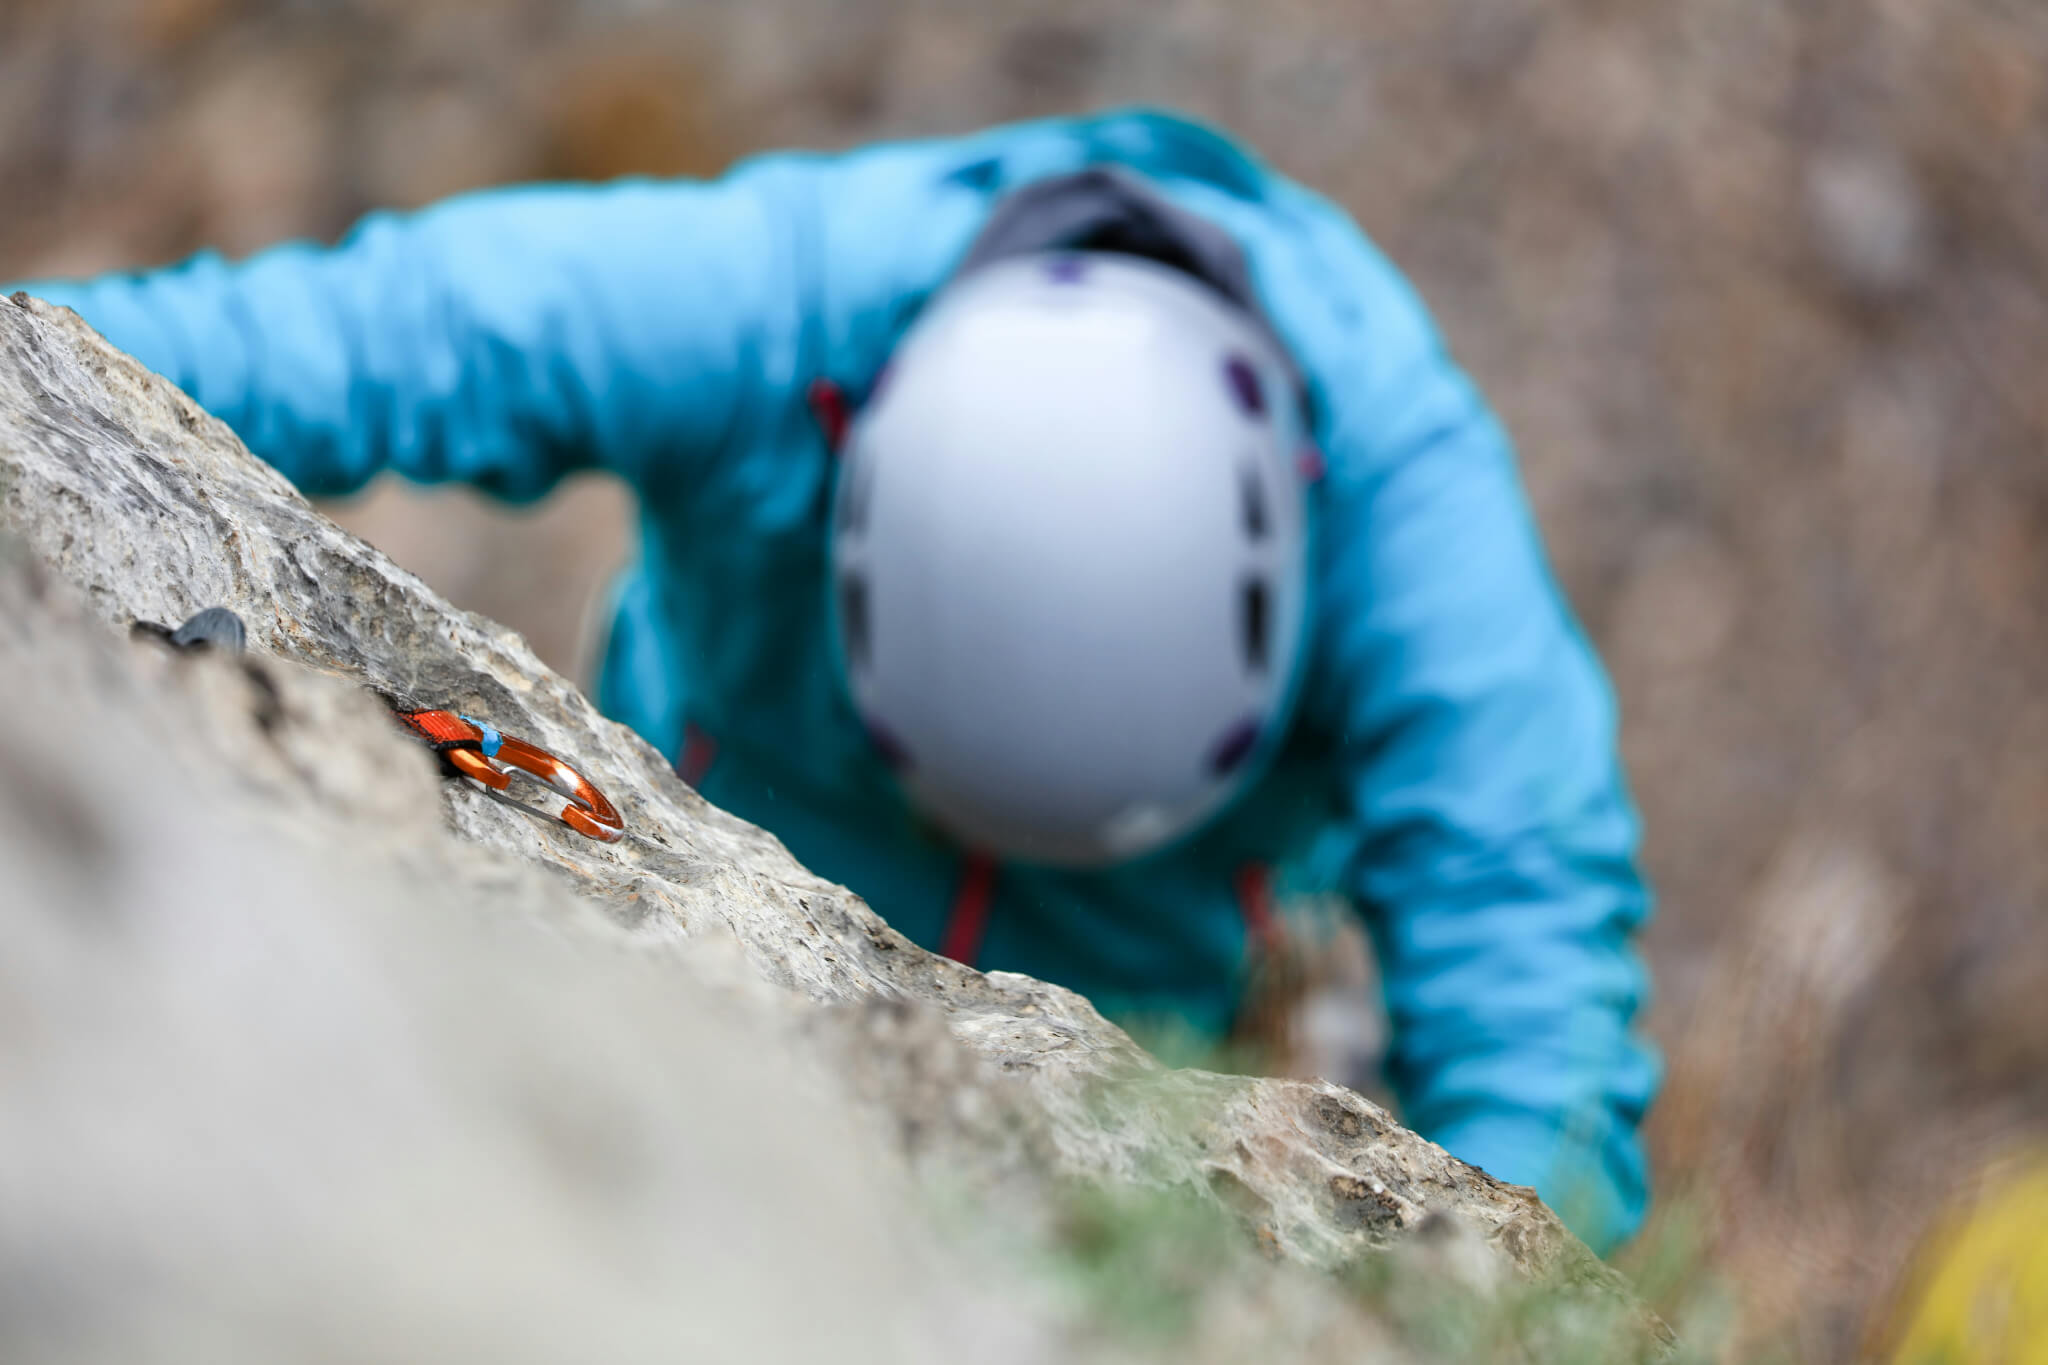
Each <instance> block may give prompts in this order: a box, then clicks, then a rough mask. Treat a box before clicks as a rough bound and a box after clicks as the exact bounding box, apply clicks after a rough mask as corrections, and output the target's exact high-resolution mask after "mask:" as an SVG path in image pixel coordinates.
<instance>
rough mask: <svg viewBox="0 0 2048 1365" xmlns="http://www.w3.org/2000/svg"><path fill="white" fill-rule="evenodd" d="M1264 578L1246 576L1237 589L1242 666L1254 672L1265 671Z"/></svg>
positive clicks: (1265, 613) (1265, 605) (1265, 609)
mask: <svg viewBox="0 0 2048 1365" xmlns="http://www.w3.org/2000/svg"><path fill="white" fill-rule="evenodd" d="M1266 596H1267V593H1266V580H1265V579H1263V578H1247V579H1245V580H1244V582H1243V584H1242V585H1241V586H1240V587H1239V589H1238V603H1237V624H1238V641H1239V644H1240V646H1241V647H1242V648H1243V650H1244V666H1245V667H1246V668H1248V669H1250V670H1251V671H1252V672H1254V673H1264V672H1265V671H1266V660H1267V639H1266V628H1267V618H1268V616H1269V615H1270V614H1271V613H1270V612H1269V611H1268V610H1267V601H1266Z"/></svg>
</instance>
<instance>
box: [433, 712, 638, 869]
mask: <svg viewBox="0 0 2048 1365" xmlns="http://www.w3.org/2000/svg"><path fill="white" fill-rule="evenodd" d="M392 709H393V711H394V712H395V713H396V714H397V716H398V719H399V720H400V721H402V722H404V724H405V725H406V726H407V728H409V729H410V730H412V732H413V733H414V734H416V735H418V736H419V737H420V738H421V739H423V740H425V741H427V743H429V744H431V745H432V746H433V747H434V751H435V752H436V753H438V754H440V755H441V757H442V758H444V759H446V760H447V761H448V763H449V765H450V766H451V767H453V768H454V769H455V770H456V771H457V772H459V773H461V774H462V775H463V776H464V777H467V778H470V779H472V780H474V781H477V782H480V783H482V784H483V785H484V786H486V787H489V788H491V789H492V790H493V791H504V790H505V789H507V788H508V787H510V786H511V785H512V774H511V773H510V772H508V771H507V769H517V770H519V771H520V772H523V773H527V774H529V775H531V776H533V777H536V778H539V779H540V780H541V781H542V782H545V783H546V784H547V785H548V786H550V787H553V788H554V789H555V790H556V791H557V792H559V793H560V794H561V795H562V798H563V800H564V801H566V802H567V804H566V805H564V806H563V807H562V809H561V811H560V812H559V818H560V820H561V821H562V823H563V824H565V825H567V826H568V827H569V828H571V829H573V830H575V831H576V832H577V833H578V834H582V835H585V836H587V837H589V838H592V839H596V840H599V841H600V842H603V843H607V844H609V843H613V842H616V841H617V840H618V839H620V838H622V837H623V836H624V835H625V833H626V822H625V821H623V820H621V819H620V818H619V812H618V809H617V808H616V807H614V806H613V805H612V803H611V802H610V801H608V800H606V799H605V795H604V793H603V792H601V791H599V790H598V789H597V788H596V787H595V786H594V785H592V783H591V781H590V779H589V778H587V777H585V776H584V775H583V774H582V773H579V772H577V771H576V770H575V769H574V768H572V767H570V766H569V765H568V764H566V763H564V762H563V761H562V760H561V759H559V758H556V757H555V756H554V755H553V754H551V753H549V752H548V751H547V750H545V749H543V748H541V747H540V746H539V745H537V744H529V743H527V742H526V741H525V740H523V739H518V738H515V737H514V736H512V735H506V734H500V733H499V732H498V730H497V729H496V728H495V727H493V726H490V725H486V724H484V723H482V722H481V721H474V720H471V719H470V718H469V717H468V716H463V715H457V714H456V713H455V712H453V711H437V710H424V711H411V710H405V709H402V708H400V707H398V706H396V705H394V706H393V707H392Z"/></svg>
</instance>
